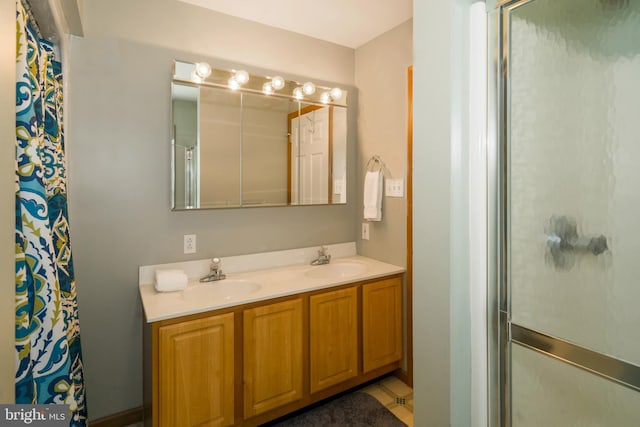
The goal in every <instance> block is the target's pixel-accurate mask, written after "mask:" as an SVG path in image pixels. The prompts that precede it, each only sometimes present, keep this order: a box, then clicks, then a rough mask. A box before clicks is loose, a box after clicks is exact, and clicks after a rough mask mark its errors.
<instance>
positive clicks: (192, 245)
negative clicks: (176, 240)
mask: <svg viewBox="0 0 640 427" xmlns="http://www.w3.org/2000/svg"><path fill="white" fill-rule="evenodd" d="M184 253H185V254H195V253H196V235H195V234H185V235H184Z"/></svg>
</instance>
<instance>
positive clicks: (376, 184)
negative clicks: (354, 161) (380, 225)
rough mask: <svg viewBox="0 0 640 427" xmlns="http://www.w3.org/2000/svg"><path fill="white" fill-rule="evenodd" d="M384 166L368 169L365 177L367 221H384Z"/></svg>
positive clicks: (365, 217) (365, 216) (365, 213)
mask: <svg viewBox="0 0 640 427" xmlns="http://www.w3.org/2000/svg"><path fill="white" fill-rule="evenodd" d="M382 175H383V174H382V168H380V169H379V170H377V171H367V174H366V175H365V177H364V219H365V220H367V221H382V191H383V176H382Z"/></svg>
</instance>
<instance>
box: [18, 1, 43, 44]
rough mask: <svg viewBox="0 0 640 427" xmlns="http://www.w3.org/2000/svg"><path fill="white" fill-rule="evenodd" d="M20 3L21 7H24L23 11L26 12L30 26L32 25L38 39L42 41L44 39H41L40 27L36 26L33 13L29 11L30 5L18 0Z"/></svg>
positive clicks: (36, 22)
mask: <svg viewBox="0 0 640 427" xmlns="http://www.w3.org/2000/svg"><path fill="white" fill-rule="evenodd" d="M20 1H21V2H22V6H24V10H26V11H27V15H28V16H29V20H30V21H31V24H32V25H33V29H34V30H35V31H36V34H37V35H38V38H40V39H43V38H44V37H42V32H41V31H40V26H38V21H37V20H36V17H35V16H33V11H32V10H31V4H29V2H28V1H27V0H20Z"/></svg>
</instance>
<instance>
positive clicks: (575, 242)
mask: <svg viewBox="0 0 640 427" xmlns="http://www.w3.org/2000/svg"><path fill="white" fill-rule="evenodd" d="M547 245H548V246H549V247H550V248H552V249H557V250H561V251H575V252H587V253H591V254H593V255H600V254H601V253H603V252H605V251H606V250H607V249H609V247H608V245H607V238H606V237H605V236H603V235H602V234H601V235H599V236H595V237H576V238H573V239H570V238H567V237H562V236H559V235H557V234H549V235H547Z"/></svg>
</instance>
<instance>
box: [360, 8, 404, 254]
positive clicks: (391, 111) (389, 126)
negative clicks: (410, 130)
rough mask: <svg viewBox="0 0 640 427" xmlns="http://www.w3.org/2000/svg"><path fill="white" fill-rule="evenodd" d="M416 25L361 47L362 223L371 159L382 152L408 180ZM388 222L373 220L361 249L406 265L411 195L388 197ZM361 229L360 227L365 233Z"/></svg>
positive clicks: (391, 168)
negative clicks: (410, 72) (411, 68)
mask: <svg viewBox="0 0 640 427" xmlns="http://www.w3.org/2000/svg"><path fill="white" fill-rule="evenodd" d="M412 40H413V25H412V21H411V20H409V21H407V22H405V23H403V24H401V25H399V26H397V27H395V28H393V29H392V30H390V31H388V32H386V33H384V34H383V35H381V36H379V37H377V38H375V39H374V40H372V41H370V42H369V43H367V44H365V45H363V46H361V47H359V48H358V49H356V86H357V87H358V91H359V96H360V102H359V106H358V107H359V108H358V157H357V162H358V181H357V182H358V210H357V212H356V218H357V221H358V225H359V224H360V223H361V222H363V221H362V209H360V207H361V206H362V205H363V201H362V190H361V189H362V186H363V185H364V175H365V166H366V164H367V161H368V160H369V159H370V158H371V156H373V155H374V154H377V155H379V156H380V158H381V159H382V160H383V161H384V163H385V165H386V166H387V169H388V171H389V173H390V174H391V175H392V176H393V178H403V179H404V180H405V183H406V178H407V125H408V118H407V117H408V112H407V110H408V105H409V104H408V103H409V101H408V88H407V68H408V67H409V66H410V65H412V62H413V50H412ZM382 206H383V208H382V221H381V222H370V223H369V236H370V240H368V241H367V240H362V239H360V233H358V253H360V254H362V255H365V256H370V257H372V258H376V259H379V260H382V261H386V262H390V263H392V264H396V265H401V266H405V265H406V261H407V260H406V253H407V250H406V248H407V240H406V229H407V228H406V224H407V199H406V197H404V198H391V197H386V196H385V197H383V201H382ZM359 230H360V229H358V231H359Z"/></svg>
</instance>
